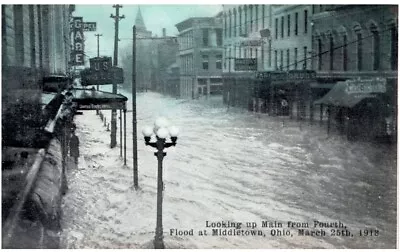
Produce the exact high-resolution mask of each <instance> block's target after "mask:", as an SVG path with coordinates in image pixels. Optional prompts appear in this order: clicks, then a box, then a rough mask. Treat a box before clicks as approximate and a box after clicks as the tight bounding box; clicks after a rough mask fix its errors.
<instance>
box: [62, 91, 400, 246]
mask: <svg viewBox="0 0 400 252" xmlns="http://www.w3.org/2000/svg"><path fill="white" fill-rule="evenodd" d="M122 94H123V95H125V96H127V97H128V98H129V100H128V106H127V107H128V109H129V110H130V109H131V104H130V101H131V99H130V98H131V94H130V93H126V92H125V93H124V92H122ZM201 99H203V100H200V101H199V100H191V101H187V100H181V99H175V98H171V97H165V96H162V95H160V94H157V93H153V92H146V93H138V95H137V121H138V127H137V128H138V167H139V187H140V190H139V191H134V190H133V189H132V185H133V175H132V133H131V128H132V113H127V167H124V165H123V159H122V158H121V157H120V148H119V144H120V143H119V124H118V132H117V137H118V138H117V139H118V144H117V146H116V147H115V148H114V149H110V148H109V144H110V132H109V131H106V127H104V126H103V122H102V121H101V120H100V118H99V116H98V115H96V112H95V111H84V112H83V115H77V116H76V117H75V123H76V125H77V135H78V137H79V138H80V143H81V147H80V148H81V157H80V161H79V165H78V168H77V169H76V170H70V171H68V174H67V176H68V181H69V191H68V192H67V194H66V195H65V197H64V199H63V212H64V213H63V220H62V227H63V232H62V234H61V239H62V245H61V247H62V248H68V249H72V248H140V247H143V246H144V247H146V243H149V242H151V240H152V239H153V238H154V234H155V226H156V191H157V159H156V157H155V156H154V154H153V153H154V149H152V148H150V147H147V146H145V144H144V140H143V136H142V134H141V130H142V129H143V127H144V126H146V125H149V126H152V125H153V123H154V121H155V119H156V118H157V117H159V116H165V117H167V118H168V119H169V121H170V122H171V124H172V125H175V126H177V127H178V128H179V129H180V135H179V137H178V141H177V145H176V147H171V148H169V149H167V150H166V152H167V156H166V157H165V159H164V185H165V188H164V198H163V202H164V204H163V228H164V241H165V244H166V247H167V248H395V245H396V176H397V174H396V148H395V147H394V146H387V145H377V144H374V143H369V142H368V143H367V142H349V141H347V140H345V137H344V136H339V135H331V136H329V137H328V136H327V133H326V128H325V127H321V126H319V125H318V124H317V123H316V124H315V125H312V126H310V125H309V123H308V122H302V123H300V122H297V121H296V120H289V119H288V118H284V119H283V118H282V117H268V116H266V115H261V116H258V115H256V114H253V113H251V112H245V111H242V110H239V109H237V108H229V110H228V109H227V107H225V106H224V105H222V98H221V97H220V96H215V97H211V98H210V99H209V100H207V101H206V100H205V98H201ZM103 113H104V114H105V115H106V117H107V121H109V119H110V115H111V112H110V111H103ZM263 221H265V222H266V221H268V222H269V223H270V224H271V225H273V224H274V223H277V222H278V223H283V224H284V225H283V230H278V231H279V232H281V231H282V233H281V235H278V233H279V232H278V231H277V230H275V231H274V230H272V229H271V228H268V227H262V222H263ZM315 221H317V222H321V223H323V222H341V223H343V224H344V225H346V226H347V229H348V230H350V232H352V233H354V237H347V236H342V235H344V234H345V233H343V234H342V235H337V236H332V235H331V234H330V232H328V230H330V229H325V230H327V235H326V236H323V237H319V236H299V235H298V234H297V231H296V232H295V231H294V230H295V229H293V228H294V227H296V226H295V225H293V226H292V227H290V228H288V227H287V226H288V225H287V223H288V222H290V223H309V224H310V227H314V223H315ZM221 222H224V223H225V224H227V223H228V222H229V223H230V224H232V223H237V222H241V223H246V222H252V223H253V222H255V223H257V227H255V228H254V230H257V231H258V230H261V231H262V232H263V233H267V236H266V237H263V236H257V235H256V236H252V235H246V236H243V235H228V236H226V235H222V236H219V235H211V233H209V235H208V236H200V235H198V230H206V229H207V230H209V231H211V225H213V223H214V225H219V224H220V223H221ZM218 223H219V224H218ZM221 225H222V224H221ZM243 225H244V224H243ZM366 228H368V229H371V230H379V235H371V236H360V235H359V232H361V231H360V230H364V229H366ZM242 229H244V230H246V229H248V228H247V227H242ZM250 229H251V228H250ZM285 230H289V231H290V232H291V233H292V234H294V235H293V236H290V235H288V236H286V235H285ZM180 231H181V232H180ZM191 232H194V234H193V235H191ZM341 232H342V231H341ZM274 233H275V236H273V234H274ZM315 234H316V233H315Z"/></svg>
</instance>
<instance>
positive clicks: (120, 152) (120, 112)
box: [119, 109, 122, 157]
mask: <svg viewBox="0 0 400 252" xmlns="http://www.w3.org/2000/svg"><path fill="white" fill-rule="evenodd" d="M119 147H120V148H119V156H120V157H122V109H120V110H119Z"/></svg>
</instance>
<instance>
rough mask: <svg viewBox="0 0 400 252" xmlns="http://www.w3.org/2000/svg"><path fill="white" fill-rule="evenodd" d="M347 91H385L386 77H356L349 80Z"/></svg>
mask: <svg viewBox="0 0 400 252" xmlns="http://www.w3.org/2000/svg"><path fill="white" fill-rule="evenodd" d="M345 83H346V93H348V94H369V93H385V92H386V79H384V78H372V79H354V80H347V81H346V82H345Z"/></svg>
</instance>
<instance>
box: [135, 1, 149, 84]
mask: <svg viewBox="0 0 400 252" xmlns="http://www.w3.org/2000/svg"><path fill="white" fill-rule="evenodd" d="M135 26H136V85H137V89H138V90H147V89H150V88H151V80H152V77H151V72H152V60H151V59H152V58H151V57H149V55H151V53H152V44H153V41H152V40H151V37H152V32H151V31H148V30H147V28H146V25H145V23H144V20H143V16H142V12H141V10H140V7H139V9H138V12H137V14H136V18H135Z"/></svg>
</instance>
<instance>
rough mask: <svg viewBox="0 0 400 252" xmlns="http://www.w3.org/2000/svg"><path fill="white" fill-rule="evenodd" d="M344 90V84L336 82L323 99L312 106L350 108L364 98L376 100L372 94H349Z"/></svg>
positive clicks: (345, 86)
mask: <svg viewBox="0 0 400 252" xmlns="http://www.w3.org/2000/svg"><path fill="white" fill-rule="evenodd" d="M346 88H347V84H346V82H344V81H341V82H338V83H336V85H335V86H333V88H332V89H331V90H330V91H329V92H328V93H327V94H326V95H325V96H324V97H322V98H321V99H319V100H317V101H315V102H314V104H325V105H333V106H338V107H347V108H352V107H354V106H355V105H357V104H358V103H359V102H361V101H362V100H364V99H366V98H376V96H377V95H376V94H373V93H349V92H347V91H346Z"/></svg>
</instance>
